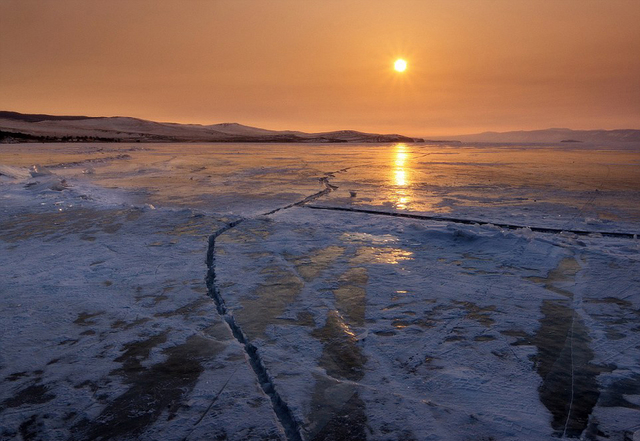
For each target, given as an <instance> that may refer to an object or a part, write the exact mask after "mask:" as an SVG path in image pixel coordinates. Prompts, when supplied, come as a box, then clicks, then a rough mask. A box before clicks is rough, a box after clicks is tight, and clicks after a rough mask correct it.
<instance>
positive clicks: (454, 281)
mask: <svg viewBox="0 0 640 441" xmlns="http://www.w3.org/2000/svg"><path fill="white" fill-rule="evenodd" d="M216 260H217V262H218V264H217V267H216V274H217V278H216V281H217V284H218V288H219V290H220V294H221V296H222V297H223V298H224V301H225V303H226V307H227V308H228V309H229V311H230V313H231V314H233V316H234V318H235V320H236V322H237V324H238V326H239V327H240V328H241V329H242V330H243V331H244V333H245V335H246V336H247V337H248V339H249V340H250V341H251V342H252V344H254V345H255V346H256V347H257V348H258V354H259V356H260V357H261V359H262V361H263V363H264V365H265V366H266V367H267V369H268V371H269V374H270V375H271V377H272V379H273V382H274V384H275V387H276V388H277V390H278V392H279V394H280V395H281V396H282V397H283V399H284V400H285V401H286V402H287V403H288V405H289V407H290V408H291V409H292V411H293V413H294V415H295V416H296V418H297V419H298V421H299V422H300V425H301V427H302V429H303V433H304V436H305V438H306V439H317V440H321V439H325V438H328V439H332V438H331V437H333V438H336V437H337V438H340V437H343V438H344V437H346V438H347V439H365V438H366V439H387V438H388V436H389V434H394V435H393V436H400V437H402V436H404V437H405V438H406V439H443V440H446V439H458V438H461V437H464V436H466V434H469V433H475V434H478V436H486V437H491V436H493V437H499V438H500V439H513V440H516V439H522V438H523V437H526V438H527V439H540V440H543V439H548V438H549V437H551V436H552V435H553V434H554V433H555V434H562V432H563V428H564V425H565V422H566V420H567V418H569V420H570V424H568V426H569V427H571V428H572V429H571V430H573V432H568V434H569V435H574V434H575V433H576V431H577V433H580V432H581V431H583V430H587V431H589V432H595V431H597V430H600V431H602V433H611V434H618V435H619V436H624V433H626V431H628V430H630V429H631V427H630V422H631V421H633V419H634V418H635V417H637V416H638V414H637V410H634V406H633V405H632V404H626V405H625V404H623V403H622V401H618V402H617V403H618V404H613V401H614V400H613V399H612V400H610V401H611V402H609V403H598V404H596V402H594V401H592V400H591V398H589V397H593V396H594V394H596V398H597V394H599V393H602V395H603V396H613V395H616V394H618V395H616V396H619V397H620V395H619V394H620V389H621V386H620V384H621V381H622V378H626V379H627V380H626V381H633V380H632V379H633V378H636V375H637V374H638V372H639V371H638V369H637V367H634V366H632V362H631V360H637V357H638V355H639V354H638V350H637V348H635V347H634V342H636V341H637V338H638V336H637V335H638V334H637V331H634V326H637V319H634V318H631V316H629V314H635V313H634V312H633V311H637V310H638V307H639V306H640V305H639V304H638V303H637V302H638V299H637V298H636V297H635V296H633V295H631V296H630V297H629V296H628V294H630V292H629V291H628V290H629V289H630V287H633V286H637V285H638V280H637V277H636V276H634V275H633V274H637V273H638V270H640V259H639V257H638V249H637V244H636V243H635V242H634V241H629V240H628V239H624V240H623V239H612V238H587V239H584V238H577V237H575V236H571V235H545V234H538V233H532V232H531V231H527V230H522V231H502V230H500V229H499V228H496V227H490V226H485V227H479V226H468V225H454V224H450V225H442V224H441V223H429V222H416V221H412V220H408V219H397V218H393V219H389V218H382V219H380V217H379V216H366V215H362V214H358V213H334V212H331V213H328V212H324V213H323V214H322V216H318V215H317V214H316V212H315V210H307V209H304V208H293V209H291V210H288V211H287V212H280V213H277V214H276V215H274V216H272V217H271V218H260V219H254V220H247V221H245V222H243V223H242V224H241V225H238V226H237V227H236V228H234V229H232V230H229V231H227V232H226V233H225V234H224V235H221V236H219V237H218V240H217V243H216ZM571 261H572V262H574V264H572V265H568V264H567V263H566V262H571ZM577 262H579V264H578V263H577ZM605 262H606V263H605ZM605 265H607V266H610V267H616V266H620V268H619V269H617V271H616V276H615V277H609V276H607V274H608V273H609V271H610V269H606V268H605V267H604V266H605ZM631 268H635V270H634V271H630V269H631ZM607 281H608V282H607ZM594 287H597V288H594ZM625 290H627V291H626V292H627V295H626V296H625ZM569 292H570V293H571V299H568V297H567V293H569ZM621 298H627V300H620V299H621ZM607 299H608V300H607ZM553 302H556V303H557V302H560V304H562V305H565V304H566V308H567V311H569V314H574V315H575V316H576V317H578V319H577V320H580V323H581V325H580V326H576V327H575V335H574V334H571V335H569V334H568V333H565V334H563V333H562V332H561V329H562V323H563V322H565V321H566V320H567V318H569V320H570V317H571V316H569V317H565V316H563V315H562V314H556V315H554V314H550V313H549V311H548V308H546V309H545V305H547V304H549V303H553ZM602 304H606V305H609V307H608V308H607V315H606V316H605V317H602V316H601V315H600V314H599V313H598V312H597V311H598V307H597V306H596V305H602ZM561 312H562V311H561ZM609 314H611V315H609ZM627 316H629V317H628V318H626V319H625V317H627ZM614 317H615V318H614ZM607 323H610V324H609V325H607ZM614 323H615V324H614ZM603 326H606V327H608V328H610V330H609V334H608V336H607V334H606V332H604V331H603ZM618 326H619V327H620V328H617V327H618ZM612 328H615V329H619V331H614V329H612ZM616 332H619V334H618V333H616ZM580 333H581V334H580ZM561 339H567V340H566V341H565V340H561ZM573 339H575V340H573ZM585 339H587V340H588V341H587V340H585ZM556 340H560V341H563V342H564V343H563V345H564V346H566V347H569V346H572V347H574V348H575V350H576V353H575V362H576V364H577V366H576V367H575V369H576V372H578V376H577V377H576V378H590V380H588V381H587V382H583V383H584V384H583V387H586V389H580V387H581V386H580V385H579V384H578V385H576V386H575V387H576V389H575V391H576V396H579V397H580V398H579V399H576V403H575V404H574V405H573V406H574V407H573V411H572V413H570V414H569V415H568V414H567V413H566V411H565V410H564V409H565V406H568V405H569V400H568V399H567V400H566V401H563V399H564V398H563V396H562V394H560V393H557V394H556V398H552V399H551V400H549V399H546V398H544V397H545V395H542V394H543V392H542V391H543V390H544V387H545V386H546V387H547V388H548V387H555V388H558V389H557V390H558V392H559V391H560V390H562V389H563V388H565V387H568V388H569V389H571V376H570V375H569V376H567V371H565V370H561V369H553V370H552V371H550V372H551V374H552V375H551V376H548V377H547V375H546V372H547V371H540V370H536V365H540V364H541V363H542V364H544V363H547V364H549V363H551V364H553V363H555V362H562V360H563V357H564V356H565V355H563V354H565V352H563V351H562V346H561V347H560V348H559V350H558V351H557V352H554V349H553V345H554V344H555V343H554V342H555V341H556ZM583 341H585V342H586V343H584V344H586V345H587V346H584V347H585V348H587V349H584V350H583V349H580V351H582V352H577V351H578V349H579V348H582V347H583V346H581V344H582V343H581V342H583ZM578 343H580V344H578ZM585 351H586V352H585ZM590 351H592V352H590ZM582 354H586V355H582ZM589 354H591V355H589ZM541 372H542V373H541ZM543 374H544V378H542V377H541V375H543ZM621 377H622V378H621ZM596 379H597V381H598V383H597V384H598V385H597V386H596ZM608 384H612V385H617V386H615V387H613V388H612V387H608V386H607V385H608ZM599 388H601V389H599ZM614 391H617V392H614ZM585 393H586V394H587V395H584V394H585ZM634 393H635V392H634ZM578 400H580V404H578V402H577V401H578ZM589 400H591V401H589ZM596 401H597V400H596ZM594 406H595V407H594ZM615 406H618V407H619V408H620V409H619V410H620V412H622V413H624V414H625V415H626V417H625V421H626V423H625V422H622V423H621V422H620V421H618V420H616V419H615V418H613V417H612V416H611V412H612V411H611V410H610V409H611V408H612V407H615ZM585 412H586V414H587V417H588V415H589V414H590V413H593V414H594V415H601V416H600V418H598V419H597V420H590V422H589V421H585V420H584V415H585ZM631 413H633V414H634V415H635V416H634V417H632V416H631ZM555 421H561V424H556V423H555ZM340 439H341V438H340Z"/></svg>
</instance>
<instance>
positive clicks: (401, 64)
mask: <svg viewBox="0 0 640 441" xmlns="http://www.w3.org/2000/svg"><path fill="white" fill-rule="evenodd" d="M393 68H394V69H395V70H397V71H398V72H404V71H405V70H406V69H407V62H406V61H404V60H403V59H402V58H398V59H397V60H396V62H395V63H393Z"/></svg>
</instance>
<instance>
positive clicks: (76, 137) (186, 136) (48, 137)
mask: <svg viewBox="0 0 640 441" xmlns="http://www.w3.org/2000/svg"><path fill="white" fill-rule="evenodd" d="M21 141H22V142H24V141H139V142H144V141H156V142H157V141H167V142H171V141H182V142H184V141H205V142H415V141H419V140H417V139H414V138H409V137H407V136H402V135H396V134H386V135H381V134H376V133H362V132H356V131H353V130H342V131H335V132H325V133H304V132H296V131H275V130H267V129H261V128H257V127H249V126H245V125H242V124H237V123H222V124H212V125H207V126H204V125H198V124H177V123H162V122H154V121H147V120H143V119H138V118H129V117H120V116H116V117H86V116H54V115H40V114H38V115H35V114H22V113H17V112H6V111H0V142H21Z"/></svg>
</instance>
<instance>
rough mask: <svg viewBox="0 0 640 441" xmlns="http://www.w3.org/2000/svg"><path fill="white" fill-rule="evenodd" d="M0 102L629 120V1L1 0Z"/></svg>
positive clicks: (400, 118) (23, 106)
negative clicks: (403, 65) (399, 62)
mask: <svg viewBox="0 0 640 441" xmlns="http://www.w3.org/2000/svg"><path fill="white" fill-rule="evenodd" d="M399 56H402V57H404V58H405V59H406V60H407V61H408V63H409V67H408V69H407V71H406V72H405V73H403V74H398V73H395V72H394V71H393V61H394V60H395V59H396V58H397V57H399ZM0 110H13V111H18V112H25V113H52V114H74V115H75V114H81V115H91V116H112V115H126V116H134V117H139V118H145V119H151V120H157V121H174V122H193V123H202V124H212V123H218V122H231V121H234V122H240V123H243V124H248V125H253V126H259V127H265V128H271V129H297V130H305V131H321V130H334V129H344V128H350V129H357V130H365V131H376V132H397V133H403V134H407V135H416V136H425V135H430V134H431V135H446V134H464V133H473V132H479V131H485V130H498V131H502V130H518V129H539V128H547V127H570V128H574V129H591V128H605V129H613V128H640V1H638V0H629V1H619V0H602V1H594V0H557V1H556V0H504V1H502V0H498V1H489V0H486V1H483V0H465V1H462V0H442V1H430V0H415V1H402V0H394V1H387V0H384V1H376V0H367V1H348V0H342V1H338V0H325V1H312V0H282V1H277V0H273V1H267V0H253V1H242V0H228V1H215V0H202V1H198V0H175V1H173V0H172V1H163V0H154V1H151V0H150V1H137V0H109V1H104V0H55V1H53V0H52V1H48V0H39V1H30V0H0Z"/></svg>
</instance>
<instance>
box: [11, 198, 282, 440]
mask: <svg viewBox="0 0 640 441" xmlns="http://www.w3.org/2000/svg"><path fill="white" fill-rule="evenodd" d="M41 204H42V205H41ZM2 210H3V211H2V216H1V217H0V247H1V252H0V256H1V258H0V260H1V262H0V268H1V270H0V271H1V273H2V275H1V276H0V277H1V279H2V289H1V296H2V305H3V307H2V309H1V310H0V324H1V332H0V347H2V353H1V354H0V391H1V392H0V438H3V439H5V438H7V439H9V438H14V437H19V436H22V437H23V438H27V437H29V436H31V435H34V436H35V435H36V434H44V433H46V434H48V435H47V436H49V437H50V439H78V440H80V439H93V438H96V437H98V436H102V437H108V438H117V439H140V440H145V439H147V440H154V439H169V438H171V439H185V438H186V439H205V438H207V439H209V438H211V439H215V438H225V439H236V440H245V439H256V440H263V439H274V440H275V439H284V438H283V432H282V430H281V428H280V427H279V424H278V423H277V420H276V418H275V415H274V414H273V411H272V408H271V404H270V401H269V398H268V397H266V396H265V395H264V394H263V393H262V391H261V390H260V388H259V386H258V384H257V382H256V379H255V376H254V374H253V372H252V371H251V368H250V367H249V366H248V364H247V362H246V359H245V354H244V351H243V349H242V347H241V346H240V345H239V344H238V343H237V342H236V340H235V339H234V338H233V336H232V335H231V333H230V331H229V329H228V327H227V326H226V324H225V323H224V322H223V321H222V320H221V318H220V317H219V316H218V314H217V313H216V310H215V305H214V303H213V301H212V300H211V299H210V298H209V297H208V295H207V289H206V285H205V280H204V276H205V274H206V265H205V262H204V260H205V257H206V250H207V246H208V236H209V234H211V232H212V231H213V230H215V229H217V228H219V227H220V226H221V225H223V224H224V221H226V219H224V218H222V217H220V218H214V217H210V216H204V215H203V214H201V213H199V212H195V211H192V210H188V209H182V210H170V209H158V210H154V209H150V208H136V207H131V206H123V205H112V206H107V205H105V204H97V203H95V202H92V201H87V200H85V199H82V198H79V197H78V194H77V193H75V192H73V191H71V190H65V191H64V192H58V191H51V190H45V191H34V190H33V187H31V188H27V189H22V188H20V189H17V188H11V189H7V192H5V193H4V196H3V206H2ZM247 415H251V418H247V417H246V416H247ZM168 437H169V438H168Z"/></svg>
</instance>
